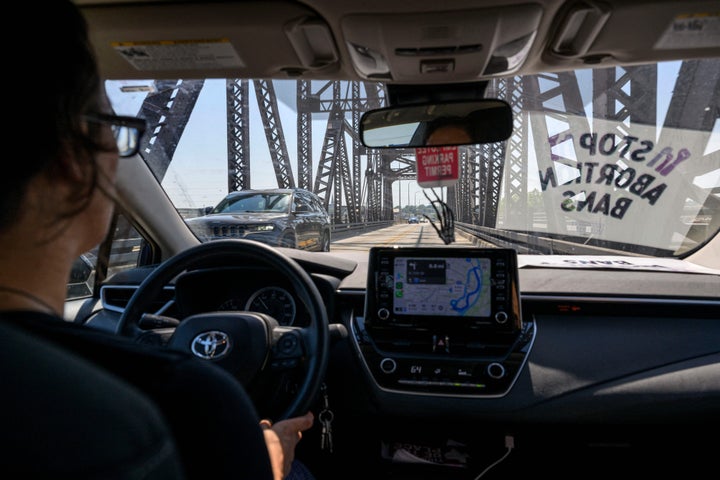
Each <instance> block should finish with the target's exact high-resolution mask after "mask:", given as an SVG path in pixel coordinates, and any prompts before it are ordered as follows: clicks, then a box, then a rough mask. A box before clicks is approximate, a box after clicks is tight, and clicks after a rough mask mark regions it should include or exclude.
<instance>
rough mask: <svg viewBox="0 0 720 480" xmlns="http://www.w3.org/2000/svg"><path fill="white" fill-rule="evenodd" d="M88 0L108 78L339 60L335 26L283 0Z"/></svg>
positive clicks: (309, 69) (264, 73)
mask: <svg viewBox="0 0 720 480" xmlns="http://www.w3.org/2000/svg"><path fill="white" fill-rule="evenodd" d="M212 7H213V8H206V5H205V4H203V3H202V2H195V3H187V4H177V3H171V4H167V5H165V4H163V3H162V2H159V3H150V4H133V5H128V4H122V5H121V6H104V5H99V6H98V5H91V6H83V7H82V13H83V15H84V16H85V17H86V18H87V19H88V20H89V22H90V25H91V26H92V29H91V30H90V38H91V41H92V43H93V46H94V48H95V50H96V51H97V53H98V61H99V64H100V68H101V72H102V74H103V76H104V77H105V78H122V79H130V78H196V77H197V76H201V77H206V76H208V75H209V74H208V72H212V73H211V75H213V76H216V77H217V78H223V77H226V78H248V77H251V78H273V77H277V76H278V75H280V74H282V73H285V74H286V75H287V76H288V77H298V76H303V75H305V74H308V75H312V74H318V75H322V72H324V71H325V72H327V71H335V70H337V69H338V68H339V57H338V50H337V46H336V44H335V41H334V39H333V37H332V34H331V31H330V28H329V27H328V26H327V24H326V23H325V22H324V21H323V20H322V19H321V18H319V17H318V16H317V14H316V13H315V12H314V11H312V10H310V9H309V8H307V7H305V6H304V5H302V4H299V3H298V2H294V1H283V0H277V1H276V0H267V1H265V0H256V1H246V2H240V3H234V2H225V3H216V4H213V6H212Z"/></svg>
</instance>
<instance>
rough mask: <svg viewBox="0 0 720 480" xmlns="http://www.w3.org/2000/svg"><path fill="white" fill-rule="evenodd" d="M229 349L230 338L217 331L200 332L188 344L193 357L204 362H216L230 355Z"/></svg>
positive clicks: (230, 345)
mask: <svg viewBox="0 0 720 480" xmlns="http://www.w3.org/2000/svg"><path fill="white" fill-rule="evenodd" d="M231 347H232V344H231V343H230V336H229V335H228V334H227V333H225V332H221V331H219V330H211V331H209V332H202V333H200V334H199V335H196V336H195V338H193V340H192V342H191V343H190V350H191V351H192V353H193V355H195V356H197V357H200V358H203V359H205V360H218V359H220V358H222V357H224V356H226V355H227V354H228V353H230V349H231Z"/></svg>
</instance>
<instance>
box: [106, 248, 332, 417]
mask: <svg viewBox="0 0 720 480" xmlns="http://www.w3.org/2000/svg"><path fill="white" fill-rule="evenodd" d="M258 261H261V262H262V263H263V264H265V265H266V266H268V267H270V268H271V269H273V270H275V271H276V272H277V274H278V275H279V276H282V277H283V278H284V279H287V280H289V281H290V283H291V285H292V286H293V288H294V289H295V292H296V293H297V295H298V297H299V298H300V300H301V301H302V302H303V303H304V304H305V306H306V307H307V310H308V313H309V315H310V321H309V325H308V326H307V327H302V328H301V327H289V326H281V325H280V324H279V323H278V322H277V320H276V319H274V318H272V317H271V316H269V315H267V314H263V313H259V312H247V311H222V312H208V313H200V314H195V315H191V316H189V317H187V318H184V319H183V320H182V321H180V323H179V324H178V325H177V327H176V328H175V331H174V333H173V334H172V337H171V338H170V340H169V342H168V347H169V348H171V349H175V350H181V351H185V352H189V353H191V354H193V355H195V356H198V357H200V358H204V359H206V360H207V361H211V362H213V363H216V364H217V365H219V366H221V367H223V368H225V369H226V370H228V371H229V372H230V373H232V374H233V375H234V376H235V377H236V378H237V379H238V380H239V381H240V383H241V384H242V385H243V386H244V387H246V389H247V387H248V386H249V385H250V383H251V382H253V383H254V384H255V385H257V384H258V383H262V382H258V380H259V379H262V378H263V377H268V376H269V375H270V374H271V373H278V372H280V373H282V372H284V371H291V370H292V371H297V370H300V371H301V372H302V374H301V376H300V377H301V378H300V380H299V381H298V385H297V387H296V389H295V391H294V396H293V399H292V400H291V401H290V404H289V406H287V407H286V409H285V410H284V411H283V413H281V414H280V415H279V417H278V418H276V419H275V420H282V419H285V418H289V417H293V416H296V415H299V414H304V413H305V412H306V411H308V410H309V409H310V406H311V404H312V403H313V400H314V399H315V397H316V396H317V394H318V392H319V390H320V385H321V384H322V381H323V377H324V375H325V369H326V367H327V361H328V360H327V359H328V355H329V353H328V352H329V336H330V335H329V331H328V319H327V312H326V310H325V306H324V302H323V300H322V297H321V296H320V292H319V291H318V289H317V287H316V286H315V284H314V283H313V281H312V279H311V278H310V276H309V275H308V274H307V272H305V270H303V269H302V268H301V267H300V266H299V265H298V264H297V262H295V260H293V259H291V258H290V257H288V256H287V255H285V254H284V253H282V252H281V251H279V250H276V249H274V248H272V247H270V246H268V245H265V244H262V243H260V242H255V241H251V240H241V239H232V240H214V241H211V242H207V243H202V244H200V245H197V246H195V247H192V248H189V249H187V250H185V251H183V252H181V253H179V254H177V255H175V256H173V257H172V258H170V259H168V260H167V261H165V262H163V263H162V264H160V265H159V266H158V267H157V268H156V269H155V270H153V272H152V273H151V274H150V275H149V276H148V277H146V278H145V280H144V281H143V282H142V283H141V284H140V286H139V287H138V289H137V290H136V291H135V293H134V294H133V296H132V297H131V298H130V301H129V302H128V305H127V306H126V307H125V310H124V311H123V313H122V315H121V317H120V321H119V325H118V333H119V334H120V335H124V336H129V337H132V338H138V337H139V336H141V335H142V334H143V333H146V330H144V329H142V328H141V327H140V321H141V319H142V318H143V315H144V314H145V313H146V312H148V311H149V309H150V304H151V302H152V301H153V300H156V299H157V298H159V297H160V293H161V291H162V289H163V288H164V287H165V286H166V285H168V284H169V283H170V282H171V281H172V280H173V279H174V278H175V277H177V276H178V275H180V274H182V273H184V272H187V271H190V270H197V269H202V268H209V267H217V266H223V267H227V266H234V265H237V266H240V265H243V263H244V264H253V265H256V264H257V263H258Z"/></svg>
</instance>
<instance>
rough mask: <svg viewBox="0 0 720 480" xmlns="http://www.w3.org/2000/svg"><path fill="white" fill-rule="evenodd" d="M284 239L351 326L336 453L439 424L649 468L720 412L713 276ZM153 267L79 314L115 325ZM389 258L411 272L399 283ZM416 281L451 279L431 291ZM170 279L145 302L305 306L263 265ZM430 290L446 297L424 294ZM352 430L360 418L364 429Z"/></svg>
mask: <svg viewBox="0 0 720 480" xmlns="http://www.w3.org/2000/svg"><path fill="white" fill-rule="evenodd" d="M288 256H290V257H292V258H293V259H294V260H296V261H297V262H298V264H300V266H301V267H302V268H303V269H304V270H305V271H306V272H308V273H309V274H310V276H311V278H312V279H313V281H314V283H315V284H316V286H318V288H319V290H320V293H321V295H322V297H323V301H324V303H325V306H326V308H327V312H328V318H329V319H330V322H331V324H334V325H336V326H338V325H340V326H342V327H344V329H346V331H347V332H348V335H347V336H346V337H338V338H334V340H333V342H332V346H331V350H330V355H331V358H330V361H329V363H328V370H327V373H326V379H325V383H326V385H327V391H328V392H329V398H330V404H331V407H332V410H333V412H334V415H335V418H336V420H335V422H334V431H335V445H337V455H338V456H337V458H338V459H344V460H346V461H347V460H349V459H352V458H357V457H358V456H363V455H366V456H365V457H363V458H375V459H376V461H377V462H390V463H392V460H388V459H384V458H382V456H381V455H380V454H379V453H380V452H381V451H382V449H383V448H384V447H388V446H392V445H395V444H396V443H397V442H400V443H403V444H404V443H408V444H412V445H417V444H425V443H429V444H443V443H444V442H446V441H447V440H448V438H451V439H452V440H457V441H461V442H463V443H465V444H467V445H469V446H471V447H472V449H475V450H474V451H473V452H471V453H473V455H474V456H475V458H483V459H487V456H483V452H486V451H497V449H498V448H501V447H502V445H503V438H505V436H506V435H508V434H512V435H513V437H514V439H515V442H516V445H518V446H519V448H518V451H519V452H525V455H526V456H525V457H524V462H522V465H536V466H537V465H538V464H539V463H538V462H540V463H541V462H545V461H548V460H547V459H548V458H552V456H553V455H557V452H559V451H568V449H569V448H570V449H571V450H572V451H573V452H574V455H576V457H577V458H586V459H587V460H588V461H589V462H593V464H598V462H601V463H600V464H602V462H604V461H609V458H610V457H609V456H608V455H610V454H611V455H612V456H613V457H615V456H621V457H623V458H629V459H631V460H632V461H633V462H635V461H639V460H638V459H641V458H642V459H643V461H641V462H640V461H639V463H637V464H636V465H637V471H636V473H647V472H648V471H652V469H653V468H654V469H655V470H656V471H658V473H662V471H663V466H662V465H659V464H653V463H652V462H653V461H654V459H656V458H658V455H660V456H666V457H667V458H671V455H675V456H677V455H680V452H681V451H682V450H692V452H687V453H688V454H693V455H695V452H696V451H698V452H699V451H700V450H702V447H703V445H698V444H697V442H696V441H693V442H689V441H688V440H687V439H697V438H699V437H698V435H699V434H700V433H702V432H706V431H707V429H708V427H710V428H711V429H714V427H716V426H717V425H718V424H720V294H719V293H720V275H708V274H697V273H687V272H685V273H683V272H669V271H649V270H629V269H608V268H549V267H537V266H528V262H527V261H526V259H525V258H522V257H523V256H521V255H518V256H515V255H514V253H513V252H505V251H501V249H492V252H488V251H485V250H484V249H475V248H473V249H467V248H460V247H455V248H441V249H438V250H431V249H427V248H422V249H418V250H414V249H411V250H403V249H389V250H388V249H378V250H374V251H373V252H372V253H371V254H368V253H367V252H358V253H357V254H355V253H348V254H340V253H333V252H331V253H310V252H300V251H298V252H295V251H290V252H288ZM413 261H415V266H416V267H417V268H416V271H413V272H410V273H409V272H408V269H409V268H411V267H410V263H411V262H413ZM499 261H500V262H499ZM498 262H499V263H501V264H504V266H502V268H497V265H498ZM458 265H467V266H465V267H463V268H459V267H458ZM521 265H525V266H521ZM453 269H454V270H453ZM149 271H151V269H133V270H129V271H125V272H120V273H118V274H116V275H115V276H113V277H111V278H110V279H108V280H107V281H106V282H105V285H104V286H103V292H104V294H103V296H102V298H103V302H104V303H103V304H102V305H95V306H93V307H92V309H91V310H92V313H91V314H89V315H88V316H87V318H86V320H85V322H86V323H88V324H89V325H90V326H94V327H97V328H106V329H109V330H112V329H113V328H114V325H115V324H116V322H117V319H118V317H119V315H120V314H119V312H120V311H122V305H123V302H126V301H127V299H128V298H129V297H130V295H132V293H133V292H134V289H136V288H137V286H138V285H139V284H140V283H141V282H142V280H143V279H144V278H145V277H146V276H147V275H148V273H149ZM439 271H440V272H444V273H438V272H439ZM453 272H454V273H453ZM397 275H404V277H405V280H406V281H409V282H410V285H407V284H405V283H404V284H403V285H402V288H401V290H402V295H403V296H402V298H401V297H398V296H397V295H398V290H400V288H398V287H399V285H397V280H398V279H397ZM390 277H391V278H392V281H390ZM431 286H432V287H431ZM498 286H502V287H500V288H498ZM424 288H435V289H445V290H447V291H448V292H449V293H448V294H446V295H437V296H436V297H435V300H433V299H432V295H431V294H429V293H428V291H426V290H424ZM450 290H453V291H454V292H456V294H457V296H456V297H453V296H452V294H451V293H450ZM166 292H167V293H166V295H167V298H164V299H161V300H160V301H158V303H157V305H158V308H159V309H160V308H165V312H166V313H167V314H169V315H178V316H179V318H182V317H183V316H186V315H191V314H193V313H197V312H201V311H209V310H218V309H220V310H222V309H226V308H227V309H246V308H248V307H251V308H252V309H256V308H257V309H266V311H267V312H268V313H270V314H271V315H273V316H277V317H280V318H277V319H278V320H279V321H282V322H287V323H289V324H292V325H298V326H301V325H303V324H304V322H306V321H307V311H306V309H305V307H304V305H303V304H302V302H300V301H299V300H298V298H297V296H296V295H295V292H294V291H293V290H292V288H291V286H290V285H289V284H288V283H287V282H286V281H285V279H283V278H282V277H281V276H279V275H277V274H276V273H274V272H273V271H271V270H269V269H268V268H266V267H265V266H263V265H259V264H257V265H253V264H248V265H246V266H244V267H241V268H240V267H233V268H226V267H218V268H214V269H207V270H203V271H197V272H192V273H191V274H188V275H183V276H181V277H179V278H178V279H177V281H176V282H175V283H174V285H171V286H169V287H168V290H167V291H166ZM500 292H505V293H502V294H501V293H500ZM172 298H174V302H172V305H171V306H169V307H168V306H167V305H168V301H171V300H169V299H172ZM422 299H427V301H426V302H425V303H426V306H425V307H422V303H419V304H418V302H417V300H422ZM458 299H459V300H461V301H460V303H458V302H457V301H458ZM465 300H467V301H468V304H465V303H463V301H465ZM453 302H454V303H453ZM440 306H442V307H443V310H444V311H445V313H447V314H445V315H437V314H434V315H427V314H426V312H424V311H423V310H422V309H423V308H427V309H429V310H430V311H432V310H433V309H435V310H436V312H437V311H441V310H440ZM453 306H454V308H455V309H453ZM446 308H447V309H448V310H450V311H448V310H445V309H446ZM385 310H387V311H385ZM278 312H279V313H278ZM293 312H294V314H293ZM499 312H503V313H502V314H499ZM291 322H292V323H291ZM358 429H362V430H363V431H365V432H370V433H369V439H367V440H366V441H364V442H362V444H360V445H358V442H357V439H356V433H357V431H358ZM308 437H309V438H308V442H307V443H308V444H310V442H312V441H313V440H311V439H310V434H308ZM303 443H306V442H303ZM343 445H344V446H345V450H343ZM704 445H705V446H706V447H708V445H709V444H704ZM314 446H316V445H314ZM308 448H309V447H308ZM343 455H345V456H343ZM518 458H520V457H518ZM598 458H601V459H602V460H598ZM698 458H699V459H700V458H705V459H706V462H707V461H708V460H707V459H709V458H710V457H707V456H704V457H698ZM338 461H340V460H338ZM480 463H483V462H480ZM701 463H702V462H700V460H698V461H696V462H695V463H694V465H698V464H701ZM606 464H607V465H608V466H610V465H613V466H615V465H617V464H616V463H614V462H611V463H606ZM516 465H517V468H518V469H519V470H517V471H514V472H513V473H529V470H527V468H529V467H522V466H521V463H520V462H518V463H517V464H516ZM370 468H371V467H370V466H369V464H368V469H370ZM608 468H610V467H608ZM368 473H371V472H370V470H368ZM400 478H401V477H400ZM439 478H450V477H445V476H443V475H441V476H440V477H439ZM461 478H462V477H461Z"/></svg>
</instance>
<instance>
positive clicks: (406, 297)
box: [365, 247, 522, 333]
mask: <svg viewBox="0 0 720 480" xmlns="http://www.w3.org/2000/svg"><path fill="white" fill-rule="evenodd" d="M367 293H368V295H367V297H366V311H365V315H366V317H365V318H366V323H367V324H368V325H369V326H370V328H371V329H372V328H374V327H382V328H385V327H410V328H413V327H417V328H421V329H422V328H429V329H431V330H433V329H435V328H440V327H441V328H443V329H448V328H461V329H462V328H471V329H477V328H480V329H485V327H491V328H492V331H495V332H508V333H511V332H516V331H518V330H519V329H520V328H521V327H522V324H521V318H520V293H519V288H518V273H517V254H516V252H515V250H512V249H504V248H476V247H467V248H465V247H451V248H447V247H416V248H410V247H403V248H392V247H373V248H371V249H370V264H369V272H368V285H367Z"/></svg>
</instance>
